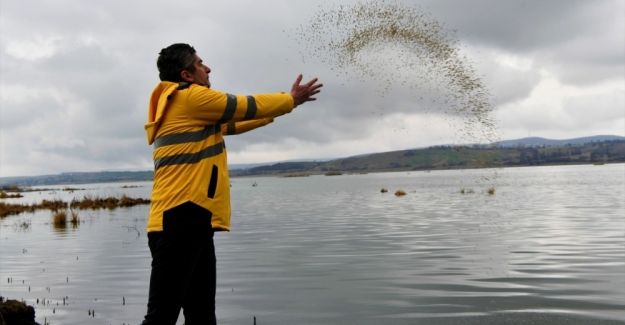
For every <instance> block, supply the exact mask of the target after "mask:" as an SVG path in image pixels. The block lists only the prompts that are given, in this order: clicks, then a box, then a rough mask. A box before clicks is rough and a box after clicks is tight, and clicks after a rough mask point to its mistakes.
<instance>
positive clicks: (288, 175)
mask: <svg viewBox="0 0 625 325" xmlns="http://www.w3.org/2000/svg"><path fill="white" fill-rule="evenodd" d="M308 176H310V175H309V174H285V175H282V177H308Z"/></svg>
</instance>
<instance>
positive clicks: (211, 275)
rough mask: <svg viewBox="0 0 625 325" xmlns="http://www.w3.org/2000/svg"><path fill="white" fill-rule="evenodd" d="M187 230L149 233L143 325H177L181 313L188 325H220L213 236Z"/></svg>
mask: <svg viewBox="0 0 625 325" xmlns="http://www.w3.org/2000/svg"><path fill="white" fill-rule="evenodd" d="M185 228H186V229H184V230H183V229H175V230H174V229H172V230H171V231H170V230H167V231H160V232H151V233H148V244H149V246H150V252H151V253H152V273H151V276H150V294H149V299H148V312H147V315H145V320H144V321H143V323H142V324H143V325H157V324H158V325H174V324H176V321H177V319H178V316H179V314H180V309H182V310H183V314H184V319H185V325H197V324H202V325H204V324H211V325H212V324H217V318H216V316H215V289H216V283H217V270H216V258H215V244H214V242H213V235H214V232H213V231H212V230H210V229H209V230H206V229H201V230H199V229H189V228H187V227H185Z"/></svg>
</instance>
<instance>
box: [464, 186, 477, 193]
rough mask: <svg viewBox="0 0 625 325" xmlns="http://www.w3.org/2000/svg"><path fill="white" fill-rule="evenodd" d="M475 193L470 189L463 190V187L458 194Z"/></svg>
mask: <svg viewBox="0 0 625 325" xmlns="http://www.w3.org/2000/svg"><path fill="white" fill-rule="evenodd" d="M473 193H475V191H474V190H473V189H472V188H469V189H466V190H465V189H464V187H463V188H462V189H461V190H460V194H473Z"/></svg>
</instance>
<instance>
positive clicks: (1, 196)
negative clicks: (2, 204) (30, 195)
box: [0, 191, 24, 199]
mask: <svg viewBox="0 0 625 325" xmlns="http://www.w3.org/2000/svg"><path fill="white" fill-rule="evenodd" d="M18 197H24V196H23V195H22V194H19V193H17V194H7V193H6V192H5V191H0V199H12V198H18Z"/></svg>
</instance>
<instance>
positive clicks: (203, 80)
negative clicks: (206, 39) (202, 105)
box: [192, 54, 211, 88]
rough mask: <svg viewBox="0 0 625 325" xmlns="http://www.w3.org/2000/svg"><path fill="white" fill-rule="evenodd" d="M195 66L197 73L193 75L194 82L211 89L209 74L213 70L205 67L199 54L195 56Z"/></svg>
mask: <svg viewBox="0 0 625 325" xmlns="http://www.w3.org/2000/svg"><path fill="white" fill-rule="evenodd" d="M193 65H194V66H195V72H194V73H193V74H192V76H193V82H194V83H196V84H198V85H202V86H206V87H208V88H210V87H211V83H210V80H209V79H208V74H209V73H210V72H211V69H210V68H209V67H207V66H205V65H204V63H203V61H202V59H201V58H200V57H199V56H198V55H197V54H195V61H194V62H193Z"/></svg>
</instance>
